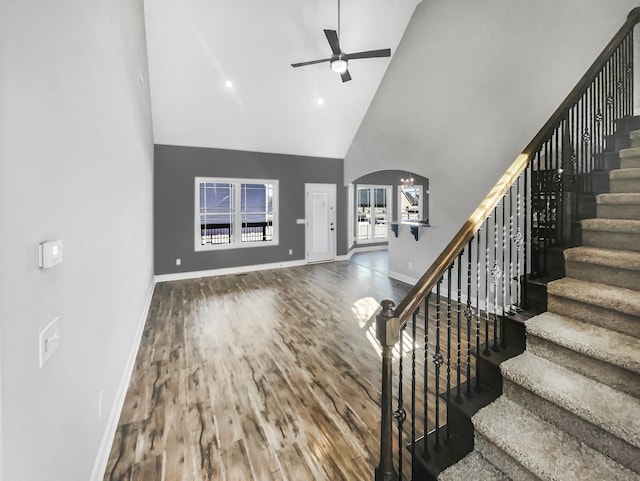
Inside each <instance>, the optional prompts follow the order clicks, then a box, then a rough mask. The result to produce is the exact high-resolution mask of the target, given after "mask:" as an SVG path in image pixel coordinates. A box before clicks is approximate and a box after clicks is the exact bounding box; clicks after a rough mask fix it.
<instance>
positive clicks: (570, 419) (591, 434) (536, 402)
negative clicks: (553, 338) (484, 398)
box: [504, 379, 640, 472]
mask: <svg viewBox="0 0 640 481" xmlns="http://www.w3.org/2000/svg"><path fill="white" fill-rule="evenodd" d="M504 394H505V396H507V398H509V399H511V400H512V401H514V402H517V403H518V404H520V405H521V406H523V407H525V408H526V409H528V410H529V411H531V412H532V413H533V414H535V415H536V416H538V417H540V418H542V419H544V420H545V421H547V422H550V423H551V424H554V425H555V426H557V427H559V428H560V429H562V430H563V431H564V432H566V433H568V434H571V435H572V436H574V437H575V438H576V439H579V440H581V441H582V442H584V443H585V444H587V445H588V446H591V447H592V448H595V449H597V450H598V451H600V452H602V453H604V454H606V455H607V456H609V457H611V458H612V459H615V460H616V461H617V462H619V463H620V464H622V465H623V466H626V467H627V468H629V469H632V470H634V471H637V472H640V457H639V456H638V455H637V454H638V453H637V450H636V448H635V447H634V446H632V445H630V444H628V443H627V442H625V441H624V440H622V439H620V438H618V437H617V436H614V435H612V434H611V433H609V432H607V431H604V430H603V429H601V428H599V427H597V426H595V425H593V424H591V423H590V422H587V421H585V420H584V419H582V418H580V417H579V416H576V415H575V414H573V413H571V412H570V411H567V410H566V409H563V408H562V407H560V406H558V405H556V404H554V403H553V402H550V401H548V400H546V399H544V398H542V397H540V396H538V395H537V394H535V393H533V392H531V391H529V390H527V389H524V388H523V387H522V386H519V385H518V384H515V383H513V382H511V381H509V380H507V379H505V380H504Z"/></svg>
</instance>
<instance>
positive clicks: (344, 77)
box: [340, 70, 351, 82]
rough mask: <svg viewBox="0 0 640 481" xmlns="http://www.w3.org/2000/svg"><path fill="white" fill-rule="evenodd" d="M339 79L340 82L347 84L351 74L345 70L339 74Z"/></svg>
mask: <svg viewBox="0 0 640 481" xmlns="http://www.w3.org/2000/svg"><path fill="white" fill-rule="evenodd" d="M340 77H342V81H343V82H348V81H349V80H351V74H350V73H349V71H348V70H346V71H345V72H344V73H342V74H340Z"/></svg>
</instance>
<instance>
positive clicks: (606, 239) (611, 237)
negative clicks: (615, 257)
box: [582, 228, 640, 252]
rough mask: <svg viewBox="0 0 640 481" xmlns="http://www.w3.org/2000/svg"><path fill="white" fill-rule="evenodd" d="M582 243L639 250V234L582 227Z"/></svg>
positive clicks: (623, 249) (592, 245) (615, 248)
mask: <svg viewBox="0 0 640 481" xmlns="http://www.w3.org/2000/svg"><path fill="white" fill-rule="evenodd" d="M582 245H584V246H587V247H600V248H602V249H613V250H622V251H635V252H640V234H634V233H630V232H607V231H600V230H587V229H584V228H583V229H582Z"/></svg>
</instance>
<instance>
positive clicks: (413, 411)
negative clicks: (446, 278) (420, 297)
mask: <svg viewBox="0 0 640 481" xmlns="http://www.w3.org/2000/svg"><path fill="white" fill-rule="evenodd" d="M419 312H420V309H416V310H415V311H414V313H413V317H412V319H411V465H412V466H411V472H414V471H415V470H414V469H413V467H414V466H415V462H416V324H417V323H418V313H419ZM426 394H427V393H426V392H425V397H426ZM425 434H426V433H425ZM400 446H402V445H400ZM401 449H402V448H401Z"/></svg>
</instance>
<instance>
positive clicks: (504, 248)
mask: <svg viewBox="0 0 640 481" xmlns="http://www.w3.org/2000/svg"><path fill="white" fill-rule="evenodd" d="M504 200H505V196H503V197H502V199H501V200H500V210H501V211H502V276H501V278H500V280H501V281H502V282H501V286H502V315H503V316H506V315H507V310H506V308H505V306H506V301H505V296H506V292H507V291H506V286H505V282H506V281H507V279H509V276H508V274H507V268H506V266H505V253H506V252H507V223H506V222H505V218H504V215H505V204H504ZM505 327H506V326H505V322H504V320H503V319H502V318H501V319H500V348H501V349H504V348H506V347H507V337H506V334H505V331H504V330H505Z"/></svg>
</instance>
